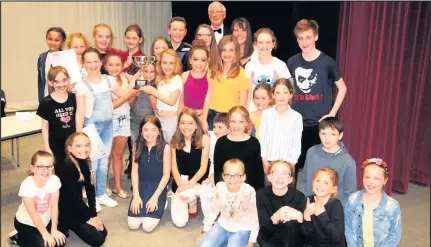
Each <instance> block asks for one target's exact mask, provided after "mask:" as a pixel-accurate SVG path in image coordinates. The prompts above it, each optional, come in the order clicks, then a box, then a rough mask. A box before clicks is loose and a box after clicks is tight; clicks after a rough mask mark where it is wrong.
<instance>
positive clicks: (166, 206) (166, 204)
mask: <svg viewBox="0 0 431 247" xmlns="http://www.w3.org/2000/svg"><path fill="white" fill-rule="evenodd" d="M167 208H168V200H166V203H165V210H166V209H167Z"/></svg>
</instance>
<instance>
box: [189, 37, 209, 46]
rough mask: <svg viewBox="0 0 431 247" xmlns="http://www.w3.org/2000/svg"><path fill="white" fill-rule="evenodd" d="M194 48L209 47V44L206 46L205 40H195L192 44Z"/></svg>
mask: <svg viewBox="0 0 431 247" xmlns="http://www.w3.org/2000/svg"><path fill="white" fill-rule="evenodd" d="M192 46H196V47H201V46H202V47H205V48H206V47H207V44H206V42H205V40H203V39H195V40H193V42H192Z"/></svg>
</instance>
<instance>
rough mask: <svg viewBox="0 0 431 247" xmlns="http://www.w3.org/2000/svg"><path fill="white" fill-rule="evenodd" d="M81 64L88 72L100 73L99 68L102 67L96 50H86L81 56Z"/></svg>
mask: <svg viewBox="0 0 431 247" xmlns="http://www.w3.org/2000/svg"><path fill="white" fill-rule="evenodd" d="M83 59H84V61H83V66H84V68H85V70H87V72H88V74H89V75H90V74H98V73H100V68H101V67H102V61H101V60H100V58H99V56H98V55H97V53H96V52H88V53H86V54H85V55H84V57H83Z"/></svg>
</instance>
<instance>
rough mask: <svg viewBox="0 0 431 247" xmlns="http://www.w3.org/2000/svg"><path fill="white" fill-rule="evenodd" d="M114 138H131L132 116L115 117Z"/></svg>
mask: <svg viewBox="0 0 431 247" xmlns="http://www.w3.org/2000/svg"><path fill="white" fill-rule="evenodd" d="M113 122H114V137H116V136H125V137H129V136H130V115H126V114H125V115H114V121H113Z"/></svg>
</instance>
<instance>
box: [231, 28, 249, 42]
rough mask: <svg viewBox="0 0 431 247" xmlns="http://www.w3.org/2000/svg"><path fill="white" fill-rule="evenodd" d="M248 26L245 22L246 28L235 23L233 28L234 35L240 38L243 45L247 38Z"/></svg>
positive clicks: (239, 40)
mask: <svg viewBox="0 0 431 247" xmlns="http://www.w3.org/2000/svg"><path fill="white" fill-rule="evenodd" d="M246 28H247V27H246V26H245V24H244V30H243V29H242V28H240V27H239V25H238V23H235V24H234V26H233V30H232V35H233V36H234V37H235V38H236V39H237V40H238V43H239V44H240V45H243V44H244V43H245V41H246V39H247V31H246V30H245V29H246Z"/></svg>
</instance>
